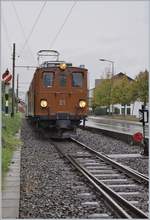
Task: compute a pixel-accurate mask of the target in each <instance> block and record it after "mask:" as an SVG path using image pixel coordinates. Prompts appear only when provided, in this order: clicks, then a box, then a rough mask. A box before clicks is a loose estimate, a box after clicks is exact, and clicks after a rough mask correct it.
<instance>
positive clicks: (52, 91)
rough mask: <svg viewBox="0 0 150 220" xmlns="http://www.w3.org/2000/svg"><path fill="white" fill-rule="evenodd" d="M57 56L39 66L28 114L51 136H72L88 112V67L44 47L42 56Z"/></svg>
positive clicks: (28, 94) (35, 75)
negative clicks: (61, 56) (67, 60)
mask: <svg viewBox="0 0 150 220" xmlns="http://www.w3.org/2000/svg"><path fill="white" fill-rule="evenodd" d="M48 56H53V57H55V60H51V61H47V60H46V61H45V62H43V63H42V64H41V65H39V67H37V68H36V71H35V73H34V76H33V79H32V82H31V84H30V87H29V91H28V92H27V96H26V116H27V117H28V118H29V119H30V120H31V121H33V122H35V124H36V126H37V127H38V128H42V129H46V131H50V132H49V134H50V136H52V137H62V138H65V137H70V136H71V135H72V134H75V131H76V127H77V126H78V125H79V124H80V123H81V121H82V120H83V123H84V122H85V120H86V116H87V109H88V106H87V69H85V68H84V67H83V66H82V67H73V66H72V64H71V63H66V62H64V61H59V53H58V52H57V51H54V50H41V51H39V52H38V60H39V59H40V58H48Z"/></svg>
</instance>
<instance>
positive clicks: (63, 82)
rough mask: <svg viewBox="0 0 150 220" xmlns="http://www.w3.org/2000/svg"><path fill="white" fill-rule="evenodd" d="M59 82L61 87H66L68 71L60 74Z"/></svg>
mask: <svg viewBox="0 0 150 220" xmlns="http://www.w3.org/2000/svg"><path fill="white" fill-rule="evenodd" d="M59 84H60V86H61V87H65V86H66V84H67V75H66V73H61V74H60V76H59Z"/></svg>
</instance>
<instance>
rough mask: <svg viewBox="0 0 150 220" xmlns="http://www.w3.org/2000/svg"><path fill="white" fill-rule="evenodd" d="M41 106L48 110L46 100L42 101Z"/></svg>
mask: <svg viewBox="0 0 150 220" xmlns="http://www.w3.org/2000/svg"><path fill="white" fill-rule="evenodd" d="M40 105H41V107H42V108H46V107H47V101H46V100H44V99H43V100H41V102H40Z"/></svg>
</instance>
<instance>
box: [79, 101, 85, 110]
mask: <svg viewBox="0 0 150 220" xmlns="http://www.w3.org/2000/svg"><path fill="white" fill-rule="evenodd" d="M79 106H80V108H84V107H85V106H86V101H84V100H80V101H79Z"/></svg>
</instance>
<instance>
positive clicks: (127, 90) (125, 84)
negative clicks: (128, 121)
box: [112, 75, 132, 115]
mask: <svg viewBox="0 0 150 220" xmlns="http://www.w3.org/2000/svg"><path fill="white" fill-rule="evenodd" d="M130 84H131V82H130V81H129V80H128V77H127V76H126V75H124V76H123V77H121V78H118V79H116V80H115V82H113V89H112V102H113V104H122V105H123V106H124V115H125V108H126V105H127V104H130V102H131V98H132V97H131V86H130Z"/></svg>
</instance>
